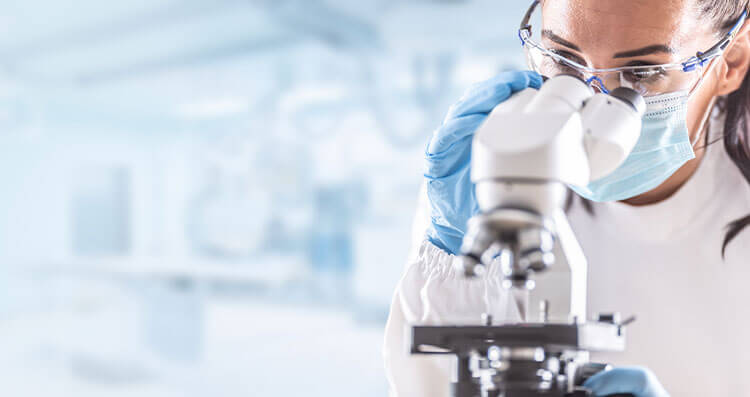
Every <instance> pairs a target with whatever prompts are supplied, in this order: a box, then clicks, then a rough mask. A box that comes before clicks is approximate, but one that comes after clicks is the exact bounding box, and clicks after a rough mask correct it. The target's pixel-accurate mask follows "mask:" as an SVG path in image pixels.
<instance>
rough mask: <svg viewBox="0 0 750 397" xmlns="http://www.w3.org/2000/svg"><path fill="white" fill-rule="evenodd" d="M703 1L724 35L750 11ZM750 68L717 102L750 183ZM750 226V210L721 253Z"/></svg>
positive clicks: (727, 0) (731, 227) (730, 147)
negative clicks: (736, 85)
mask: <svg viewBox="0 0 750 397" xmlns="http://www.w3.org/2000/svg"><path fill="white" fill-rule="evenodd" d="M696 1H697V2H698V4H699V5H700V12H701V16H702V17H705V18H709V19H710V20H712V21H714V25H715V26H716V30H717V33H718V34H719V35H724V34H726V33H727V32H729V30H730V29H731V28H732V26H734V25H735V23H737V20H739V18H740V16H741V15H742V12H743V11H745V10H748V12H750V4H749V3H748V1H747V0H696ZM749 76H750V70H748V74H747V75H745V79H744V80H743V81H742V85H741V86H740V88H738V89H737V91H734V92H732V93H731V94H729V95H726V96H723V97H721V98H718V100H717V102H716V105H717V106H719V107H720V109H721V110H722V111H724V112H725V113H726V119H725V121H724V134H723V141H724V148H725V149H726V151H727V154H728V155H729V158H730V159H731V160H732V162H733V163H734V165H735V166H737V168H738V169H739V170H740V172H741V173H742V176H744V177H745V180H746V181H747V182H748V184H750V77H749ZM708 139H709V138H708V135H706V137H705V140H706V146H708V145H710V144H713V143H716V142H718V140H716V141H714V142H709V141H708ZM572 198H573V194H572V192H571V195H570V196H569V197H568V202H567V204H566V207H567V208H568V209H569V208H570V207H571V205H572V203H573V202H572ZM582 200H583V207H584V209H585V210H586V211H587V212H588V213H590V214H593V213H594V207H593V206H592V204H591V202H590V201H589V200H586V199H582ZM748 226H750V214H748V215H746V216H744V217H742V218H739V219H736V220H734V221H732V222H730V223H729V224H728V225H727V226H726V230H727V232H726V234H725V235H724V242H723V244H722V246H721V256H722V258H723V257H724V254H725V252H726V249H727V245H728V244H729V243H730V242H731V241H732V240H734V238H735V237H737V235H738V234H740V232H741V231H742V230H743V229H745V228H746V227H748Z"/></svg>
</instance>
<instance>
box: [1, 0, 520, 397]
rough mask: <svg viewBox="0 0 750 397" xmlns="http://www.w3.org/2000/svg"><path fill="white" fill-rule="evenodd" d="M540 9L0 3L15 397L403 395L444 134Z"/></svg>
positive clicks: (444, 1)
mask: <svg viewBox="0 0 750 397" xmlns="http://www.w3.org/2000/svg"><path fill="white" fill-rule="evenodd" d="M528 3H529V1H520V0H513V1H509V0H502V1H500V0H356V1H352V0H211V1H207V0H203V1H200V0H129V1H121V2H112V1H94V0H72V1H52V0H24V1H14V2H8V1H6V2H2V5H0V183H1V185H0V395H6V396H24V397H41V396H44V397H51V396H76V397H89V396H96V397H101V396H138V397H151V396H158V397H170V396H180V397H184V396H190V397H192V396H229V397H232V396H261V397H264V396H279V395H282V396H291V395H305V396H327V397H330V396H350V395H356V396H365V397H369V396H384V395H386V393H387V381H386V379H385V376H384V371H383V369H382V359H381V353H380V352H381V345H382V337H383V327H384V325H385V320H386V318H387V314H388V307H389V303H390V297H391V293H392V291H393V289H394V287H395V285H396V283H397V282H398V279H399V277H400V275H401V272H402V269H403V267H404V264H405V260H406V257H407V252H408V250H409V245H410V232H411V231H410V226H411V222H412V217H413V212H414V209H415V206H416V202H417V195H418V190H419V185H420V183H421V180H422V168H421V167H422V162H421V160H422V157H423V151H424V148H425V145H426V143H427V139H428V137H429V136H430V134H431V133H432V131H433V130H434V129H435V128H436V127H437V126H438V125H439V124H440V121H441V120H442V118H443V115H444V113H445V111H446V110H447V108H448V106H449V105H450V104H451V103H452V102H454V101H455V100H456V99H457V98H458V97H460V95H461V93H462V92H463V90H464V89H465V88H466V87H468V86H469V85H471V84H472V83H474V82H478V81H481V80H483V79H486V78H488V77H490V76H492V75H494V74H495V73H497V72H498V71H500V70H504V69H508V68H517V67H520V66H521V65H522V64H523V57H522V54H521V51H520V50H521V48H520V44H519V42H518V38H517V36H516V30H517V27H518V23H519V21H520V19H521V17H522V15H523V13H524V11H525V9H526V7H527V5H528Z"/></svg>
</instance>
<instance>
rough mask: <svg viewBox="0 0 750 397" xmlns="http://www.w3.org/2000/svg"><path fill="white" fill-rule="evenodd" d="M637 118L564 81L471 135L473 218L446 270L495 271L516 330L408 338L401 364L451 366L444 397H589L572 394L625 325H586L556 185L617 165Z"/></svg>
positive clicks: (633, 98)
mask: <svg viewBox="0 0 750 397" xmlns="http://www.w3.org/2000/svg"><path fill="white" fill-rule="evenodd" d="M501 87H502V86H501ZM468 102H471V101H468ZM459 110H460V106H459ZM644 110H645V102H644V100H643V98H642V97H641V96H640V95H639V94H638V93H637V92H636V91H634V90H631V89H628V88H618V89H615V90H614V91H612V92H611V95H607V94H603V93H598V94H594V92H593V90H592V89H591V88H590V87H589V86H588V85H587V84H586V83H585V82H583V81H582V80H579V79H578V78H576V77H572V76H565V75H564V76H558V77H554V78H552V79H550V80H548V81H547V82H546V83H545V84H544V85H542V87H541V89H539V90H537V89H535V88H533V87H532V88H527V89H525V90H523V91H520V92H518V93H517V94H516V95H514V96H512V97H510V99H508V100H507V101H506V102H504V103H502V104H500V105H499V106H497V107H495V108H494V109H493V110H492V112H491V113H490V115H489V116H488V117H487V120H486V121H484V123H483V124H482V126H481V127H480V128H479V130H478V131H477V132H476V134H475V135H474V137H473V143H472V145H473V147H472V159H471V180H472V182H474V183H475V184H476V198H477V204H478V206H479V210H480V212H479V214H478V215H476V216H474V217H472V218H471V219H470V220H469V226H468V231H467V233H466V235H465V236H464V239H463V243H462V245H461V250H460V252H461V256H460V258H459V261H457V262H456V263H457V266H459V267H460V270H461V272H462V274H464V275H465V276H466V277H475V276H478V275H482V274H484V273H485V272H486V271H487V270H486V269H487V267H489V266H499V268H500V272H499V273H498V274H499V275H500V277H501V278H502V283H503V287H504V288H506V289H507V291H508V293H509V294H510V296H512V297H513V299H514V302H515V306H516V308H517V311H518V313H519V314H520V317H521V318H520V321H521V322H520V323H515V324H513V323H505V324H501V325H496V324H495V323H494V322H493V321H494V320H493V318H492V316H490V315H489V314H485V315H484V317H483V318H482V319H481V324H482V325H479V326H452V325H445V326H414V327H412V329H411V338H412V339H411V352H412V353H414V354H436V353H437V354H440V353H442V354H452V355H455V356H456V357H457V360H456V363H457V365H456V366H455V376H454V382H453V383H452V384H451V387H452V389H451V391H452V395H454V396H456V397H478V396H502V397H521V396H523V397H531V396H542V395H544V396H560V397H563V396H567V397H572V396H582V397H583V396H590V395H591V390H590V389H587V388H585V387H584V386H582V385H583V383H584V382H585V381H586V380H587V379H588V378H589V377H591V376H592V375H594V374H595V373H598V372H600V371H603V370H608V369H609V367H608V366H607V365H603V364H595V363H590V362H589V351H620V350H622V349H624V347H625V332H624V326H625V325H626V324H627V323H628V322H629V321H630V320H626V321H621V320H620V318H619V315H614V314H606V313H605V314H600V315H599V317H598V318H597V319H595V320H594V321H587V320H588V317H587V312H586V274H587V270H586V269H587V263H586V259H585V257H584V254H583V252H582V250H581V247H580V246H579V245H578V243H577V241H576V239H575V236H574V235H573V232H572V230H571V228H570V225H569V224H568V221H567V218H566V216H565V213H564V206H565V201H566V198H567V195H568V194H570V193H569V191H568V190H567V189H566V185H567V184H575V185H585V184H586V183H588V182H589V181H590V180H596V179H599V178H601V177H604V176H606V175H608V174H609V173H611V172H612V171H613V170H615V169H616V168H617V167H618V166H619V165H620V164H621V163H622V162H623V161H624V159H625V158H626V157H627V155H628V153H630V151H631V150H632V149H633V147H634V145H635V143H636V141H637V140H638V137H639V135H640V127H641V116H642V114H643V112H644ZM467 136H470V132H469V133H468V135H467ZM479 320H480V319H477V321H479ZM435 348H437V349H438V350H436V349H435ZM446 387H448V385H446Z"/></svg>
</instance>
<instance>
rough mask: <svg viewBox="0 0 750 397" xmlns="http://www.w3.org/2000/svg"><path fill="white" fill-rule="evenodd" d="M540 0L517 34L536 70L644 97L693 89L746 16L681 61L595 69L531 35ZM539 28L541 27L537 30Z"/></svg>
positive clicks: (535, 2) (532, 6) (546, 74)
mask: <svg viewBox="0 0 750 397" xmlns="http://www.w3.org/2000/svg"><path fill="white" fill-rule="evenodd" d="M538 5H539V0H535V1H534V2H533V3H532V4H531V7H529V10H528V11H527V12H526V15H525V16H524V18H523V21H522V22H521V27H520V28H519V30H518V37H519V38H520V39H521V44H522V45H523V48H524V51H525V52H526V58H527V61H528V63H529V67H531V68H532V69H533V70H534V71H536V72H537V73H539V74H541V75H543V76H547V77H552V76H557V75H559V74H572V75H576V76H579V77H581V78H582V79H584V80H585V81H586V82H587V83H588V84H589V85H591V86H593V87H594V88H596V89H598V90H600V91H602V92H604V93H608V92H609V91H610V90H613V89H615V88H617V87H628V88H632V89H634V90H636V91H638V92H639V93H640V94H641V95H643V96H655V95H660V94H665V93H670V92H675V91H688V92H692V91H693V90H694V89H695V88H696V87H697V86H698V85H699V84H700V82H701V79H702V78H703V70H704V67H705V66H707V65H708V63H709V62H710V61H711V60H712V59H714V58H717V57H719V56H721V54H722V53H723V52H724V50H725V49H726V48H727V46H728V45H729V43H730V42H731V41H732V39H734V37H735V35H737V32H738V31H739V30H740V28H741V27H742V25H743V23H744V22H745V19H746V17H747V10H745V11H743V13H742V15H741V16H740V17H739V19H738V20H737V22H736V23H735V24H734V26H733V27H732V28H731V29H730V31H729V33H727V34H726V35H725V36H724V37H723V38H722V39H721V40H719V42H717V43H716V44H714V45H713V46H712V47H711V48H709V49H708V50H706V51H704V52H700V51H699V52H697V53H696V54H695V55H694V56H692V57H689V58H688V59H685V60H684V61H682V62H677V63H668V64H661V65H643V66H623V67H618V68H608V69H596V68H590V67H587V66H585V65H582V64H580V63H578V62H576V61H575V60H572V59H570V58H567V57H565V56H563V55H561V54H559V53H557V52H556V51H555V50H550V49H547V48H545V47H544V46H543V45H542V44H541V42H542V41H541V37H540V36H534V35H533V31H532V26H531V24H530V22H531V19H532V16H533V15H534V11H535V10H536V8H538ZM539 30H540V31H541V29H539Z"/></svg>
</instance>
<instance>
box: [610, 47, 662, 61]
mask: <svg viewBox="0 0 750 397" xmlns="http://www.w3.org/2000/svg"><path fill="white" fill-rule="evenodd" d="M659 52H665V53H667V54H674V53H675V49H674V48H672V47H670V46H668V45H664V44H653V45H650V46H646V47H643V48H639V49H637V50H630V51H623V52H618V53H617V54H615V55H613V56H612V58H632V57H640V56H644V55H651V54H656V53H659Z"/></svg>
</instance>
